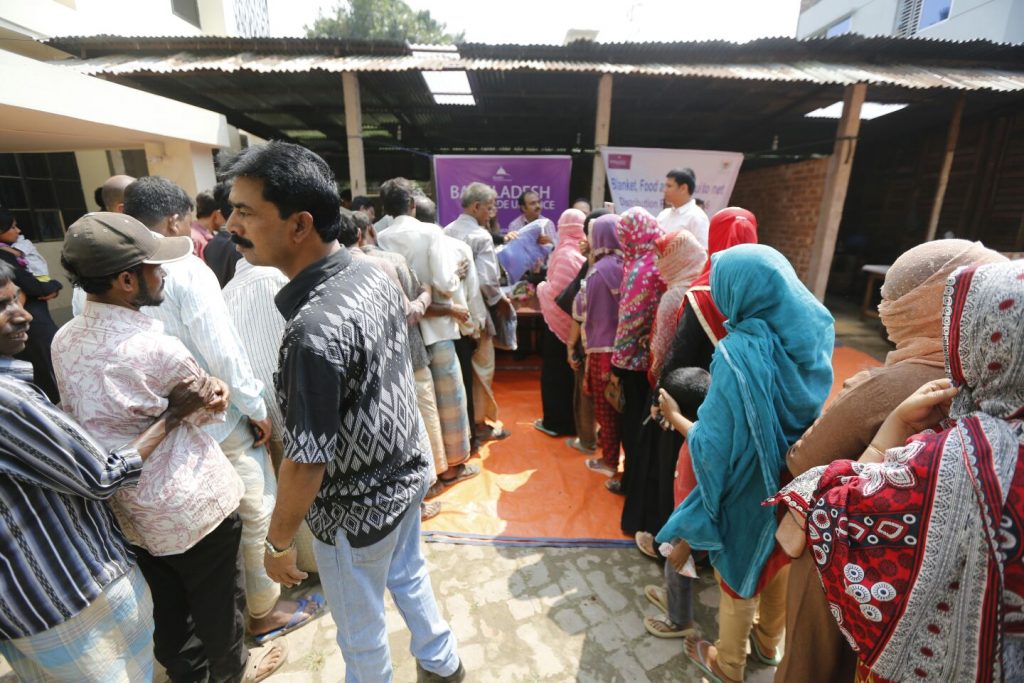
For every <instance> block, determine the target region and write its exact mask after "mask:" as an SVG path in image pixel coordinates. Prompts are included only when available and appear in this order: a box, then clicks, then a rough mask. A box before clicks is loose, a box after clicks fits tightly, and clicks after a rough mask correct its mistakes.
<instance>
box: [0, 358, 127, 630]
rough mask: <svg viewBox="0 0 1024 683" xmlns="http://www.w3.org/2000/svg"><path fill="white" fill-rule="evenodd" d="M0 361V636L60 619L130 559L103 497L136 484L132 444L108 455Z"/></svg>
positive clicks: (119, 572)
mask: <svg viewBox="0 0 1024 683" xmlns="http://www.w3.org/2000/svg"><path fill="white" fill-rule="evenodd" d="M16 369H17V368H16V366H13V365H11V364H7V363H3V364H0V639H3V640H12V639H15V638H22V637H25V636H32V635H36V634H38V633H41V632H43V631H46V630H49V629H51V628H53V627H54V626H57V625H58V624H62V623H64V622H66V621H67V620H68V619H70V618H71V617H73V616H75V615H76V614H78V613H79V612H81V611H82V610H83V609H85V608H86V607H88V606H89V605H90V604H91V603H92V602H93V601H94V600H95V599H96V598H97V597H99V595H100V593H102V592H103V590H104V588H106V587H107V585H109V584H110V583H111V582H112V581H114V580H115V579H117V578H119V577H121V576H123V575H124V574H125V573H126V572H127V571H128V570H129V569H130V568H131V566H132V565H133V564H134V560H135V558H134V556H133V555H132V554H131V552H130V551H129V550H128V549H127V548H126V547H125V544H124V539H123V537H122V535H121V532H120V530H119V529H118V527H117V524H116V523H115V521H114V516H113V514H112V513H111V511H110V508H109V507H108V506H107V505H106V504H105V503H104V502H103V501H104V500H105V499H107V498H109V497H110V496H111V495H112V494H113V493H114V492H115V491H116V490H117V489H118V488H119V487H121V486H123V485H125V484H133V483H135V482H137V481H138V478H139V474H140V472H141V471H142V459H141V458H140V457H139V453H138V451H136V450H134V449H130V448H124V447H122V448H117V449H114V450H113V451H111V452H110V453H107V452H106V451H105V450H104V449H103V448H102V447H100V446H99V444H97V443H96V442H95V441H94V440H93V439H92V438H91V437H90V436H89V435H88V434H87V433H86V432H85V431H84V430H83V429H82V428H81V427H79V426H78V425H77V424H76V423H75V422H73V421H72V420H71V418H69V417H68V416H67V415H65V414H64V413H63V412H61V411H60V410H59V409H57V408H56V407H54V406H53V404H51V403H50V402H49V401H48V400H47V399H46V397H45V396H44V395H43V394H42V393H40V392H39V391H38V390H37V389H36V388H35V387H33V386H32V385H30V384H28V383H26V382H23V381H21V380H19V379H17V373H16V372H15V373H13V374H12V372H11V371H12V370H16Z"/></svg>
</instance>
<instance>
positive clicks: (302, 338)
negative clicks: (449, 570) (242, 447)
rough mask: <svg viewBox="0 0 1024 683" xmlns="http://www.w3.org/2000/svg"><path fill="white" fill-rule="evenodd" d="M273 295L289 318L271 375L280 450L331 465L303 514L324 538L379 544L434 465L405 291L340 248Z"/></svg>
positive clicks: (362, 544) (299, 459)
mask: <svg viewBox="0 0 1024 683" xmlns="http://www.w3.org/2000/svg"><path fill="white" fill-rule="evenodd" d="M275 301H276V303H277V307H278V309H280V311H281V314H282V315H283V316H284V317H285V320H287V321H288V323H287V328H286V329H285V335H284V340H283V341H282V343H281V356H280V366H279V368H278V372H277V375H276V376H275V385H276V387H277V395H278V400H279V401H280V403H281V410H282V412H283V413H284V419H285V425H286V429H285V433H284V448H285V453H284V455H285V457H286V458H288V459H289V460H292V461H294V462H297V463H318V464H326V466H327V469H326V473H325V475H324V480H323V484H322V485H321V487H320V491H319V492H318V493H317V496H316V499H315V500H314V501H313V505H312V506H311V507H310V509H309V512H308V513H307V515H306V521H307V522H309V527H310V529H311V530H312V531H313V534H314V535H315V536H316V537H317V538H318V539H320V540H321V541H323V542H324V543H328V544H331V545H333V544H334V537H335V534H336V533H337V531H338V529H339V528H340V529H343V530H344V531H345V534H346V536H347V538H348V542H349V544H350V545H352V547H355V548H360V547H365V546H368V545H371V544H373V543H376V542H377V541H379V540H380V539H382V538H384V537H385V536H387V534H388V533H389V532H390V531H391V530H392V529H394V528H395V526H397V525H398V523H399V522H400V521H401V520H402V518H403V516H404V515H405V514H406V512H407V511H408V510H409V507H410V506H411V504H412V503H413V502H414V501H415V500H416V497H417V496H418V494H419V493H420V491H421V488H422V487H423V486H425V485H426V480H427V476H428V467H429V464H428V463H429V456H428V454H427V453H426V452H425V451H424V450H423V446H422V444H423V443H425V438H424V437H423V435H422V433H421V432H422V431H423V421H422V419H421V418H420V414H419V411H418V410H417V407H416V388H415V384H414V383H413V377H412V366H411V365H410V363H409V342H408V338H407V330H406V322H405V308H404V304H403V302H402V298H401V294H400V292H399V291H398V287H397V286H396V285H395V284H394V283H392V282H391V280H389V279H388V277H387V276H386V275H385V274H384V273H383V272H381V271H380V270H379V269H378V268H375V267H374V266H372V265H370V264H368V263H363V262H353V260H352V256H351V255H350V254H349V253H348V251H346V250H344V249H343V250H340V251H337V252H335V253H334V254H331V255H330V256H328V257H327V258H325V259H323V260H321V261H318V262H317V263H314V264H313V265H311V266H309V267H308V268H306V269H305V270H304V271H302V272H301V273H299V274H298V275H297V276H296V277H295V278H294V279H293V280H292V281H291V282H289V283H288V284H287V285H285V287H284V288H283V289H282V290H281V291H280V292H279V293H278V295H277V297H276V298H275ZM413 514H419V513H418V511H415V510H414V511H413Z"/></svg>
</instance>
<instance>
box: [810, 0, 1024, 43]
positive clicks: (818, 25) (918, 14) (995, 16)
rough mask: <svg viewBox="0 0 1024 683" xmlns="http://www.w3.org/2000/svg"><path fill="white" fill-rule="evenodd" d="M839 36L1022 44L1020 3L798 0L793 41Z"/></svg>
mask: <svg viewBox="0 0 1024 683" xmlns="http://www.w3.org/2000/svg"><path fill="white" fill-rule="evenodd" d="M844 33H859V34H860V35H863V36H896V37H900V38H910V37H916V38H933V39H941V40H974V39H977V38H984V39H987V40H991V41H993V42H997V43H1024V0H803V2H802V4H801V7H800V19H799V22H798V24H797V31H796V35H797V38H815V37H823V38H831V37H834V36H838V35H842V34H844Z"/></svg>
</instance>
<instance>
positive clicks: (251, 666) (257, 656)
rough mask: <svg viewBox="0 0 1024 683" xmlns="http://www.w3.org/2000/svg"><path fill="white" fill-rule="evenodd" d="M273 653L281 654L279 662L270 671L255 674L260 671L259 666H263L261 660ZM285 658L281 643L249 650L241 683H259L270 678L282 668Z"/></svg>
mask: <svg viewBox="0 0 1024 683" xmlns="http://www.w3.org/2000/svg"><path fill="white" fill-rule="evenodd" d="M275 652H280V653H281V661H279V662H278V663H277V666H275V667H274V668H273V669H271V670H270V671H265V672H263V673H262V674H257V673H256V672H257V671H259V670H260V665H261V664H263V660H264V659H266V658H267V657H269V656H270V655H272V654H274V653H275ZM285 659H287V657H285V649H284V645H282V644H281V643H271V644H270V645H267V646H265V647H255V648H250V649H249V660H248V661H247V662H246V663H245V673H244V674H242V683H259V682H260V681H262V680H264V679H266V678H267V677H268V676H271V675H273V674H274V672H276V671H277V670H278V669H280V668H281V667H282V666H284V662H285Z"/></svg>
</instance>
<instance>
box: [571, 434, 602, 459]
mask: <svg viewBox="0 0 1024 683" xmlns="http://www.w3.org/2000/svg"><path fill="white" fill-rule="evenodd" d="M565 445H566V446H568V447H569V448H575V449H576V450H578V451H579V452H580V453H582V454H583V455H593V454H594V452H595V451H596V450H597V449H596V448H587V447H586V446H584V445H583V443H582V442H581V441H580V440H579V437H573V436H570V437H569V438H568V439H566V440H565Z"/></svg>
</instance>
